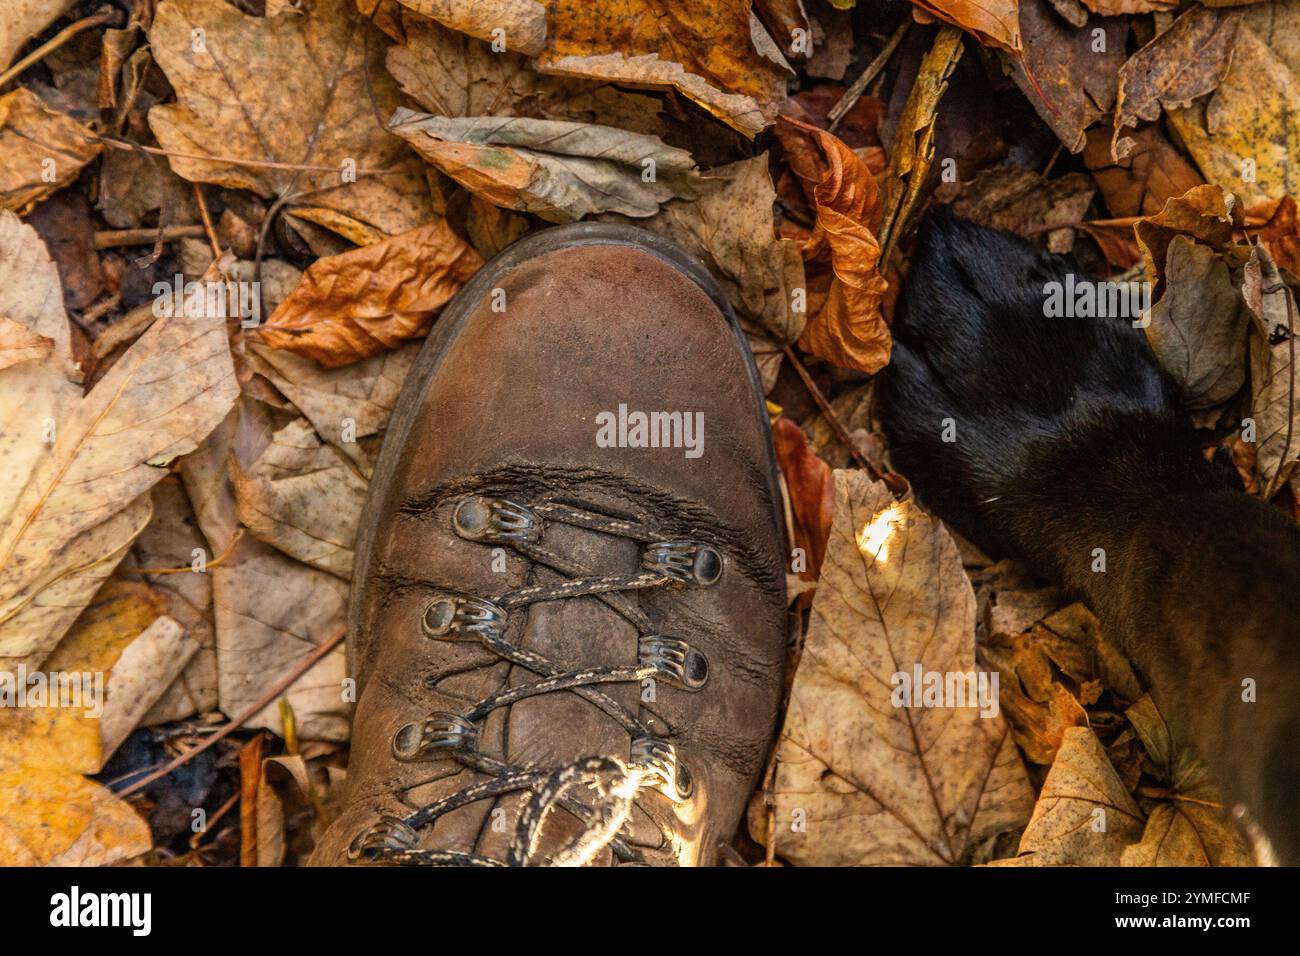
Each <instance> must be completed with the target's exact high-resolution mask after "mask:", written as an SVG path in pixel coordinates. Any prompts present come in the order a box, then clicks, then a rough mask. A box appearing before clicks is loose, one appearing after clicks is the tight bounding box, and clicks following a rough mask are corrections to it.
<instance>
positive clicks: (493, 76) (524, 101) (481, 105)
mask: <svg viewBox="0 0 1300 956" xmlns="http://www.w3.org/2000/svg"><path fill="white" fill-rule="evenodd" d="M402 24H403V27H404V28H405V33H406V41H405V42H404V43H400V44H397V45H395V46H392V47H389V49H388V54H387V60H386V62H387V64H388V72H389V73H391V74H392V75H393V79H395V80H396V81H397V82H398V84H399V85H400V86H401V87H402V89H403V90H405V91H406V92H407V93H408V94H409V95H410V96H411V97H412V98H413V99H414V100H415V101H416V102H417V103H418V104H419V105H420V106H421V107H422V108H423V109H425V110H427V111H428V112H430V113H432V114H434V115H435V116H531V117H534V118H537V119H559V120H572V121H573V122H578V123H597V124H600V125H602V126H616V127H618V128H619V129H626V130H631V131H632V132H634V133H651V134H654V133H658V132H659V126H660V123H659V112H660V106H659V101H658V100H657V99H655V98H654V97H652V96H646V95H644V94H640V93H628V92H625V91H623V90H619V89H617V88H616V87H614V86H613V85H611V84H609V83H603V82H600V81H593V80H573V79H569V78H567V77H560V76H549V75H547V74H544V73H536V72H534V71H533V70H532V69H531V68H530V67H529V65H528V60H527V58H526V57H524V56H522V55H520V54H517V53H511V52H504V51H503V52H495V51H493V49H492V47H491V46H490V44H489V43H486V42H484V41H482V40H477V39H474V38H473V37H471V36H468V35H466V34H464V33H458V32H456V31H455V30H451V29H448V28H447V27H444V26H442V25H441V24H440V23H438V22H437V21H436V20H428V19H425V18H424V17H418V16H414V15H412V14H409V13H408V14H407V15H406V16H404V17H403V18H402Z"/></svg>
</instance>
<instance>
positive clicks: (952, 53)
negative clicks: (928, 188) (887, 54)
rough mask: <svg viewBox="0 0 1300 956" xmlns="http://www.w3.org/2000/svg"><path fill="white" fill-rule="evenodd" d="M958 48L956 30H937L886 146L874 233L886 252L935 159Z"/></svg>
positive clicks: (959, 51)
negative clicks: (938, 121)
mask: <svg viewBox="0 0 1300 956" xmlns="http://www.w3.org/2000/svg"><path fill="white" fill-rule="evenodd" d="M962 49H963V47H962V44H961V33H960V32H959V31H957V30H954V29H951V28H949V27H944V28H942V29H940V30H939V32H938V33H937V34H935V37H934V43H933V44H931V46H930V49H929V51H928V52H927V53H926V55H925V58H924V59H923V60H922V61H921V66H920V69H919V70H918V71H917V74H916V81H915V82H914V83H913V85H912V89H911V92H909V93H908V96H907V103H906V105H905V106H904V107H903V114H902V117H901V118H900V119H899V121H898V128H897V129H896V130H895V133H894V142H893V143H892V144H891V146H890V148H889V168H888V169H886V170H885V175H884V177H883V178H882V180H881V183H880V207H881V210H882V213H881V217H880V228H879V229H878V230H877V231H876V236H877V237H878V238H879V240H880V245H881V248H882V250H883V251H884V253H885V255H888V252H889V250H890V248H891V246H892V244H893V242H894V238H895V235H896V233H897V232H899V231H900V230H901V229H902V227H903V225H904V224H905V223H906V221H907V217H908V215H909V214H910V213H911V210H912V207H913V206H914V205H915V204H916V200H917V197H918V196H919V195H920V194H921V187H922V186H923V185H924V184H925V177H926V174H927V173H928V172H929V171H930V165H931V163H932V162H933V161H934V127H935V117H936V113H935V111H936V110H937V109H938V106H939V100H941V99H942V98H943V94H944V93H945V92H947V90H948V78H949V77H950V76H952V71H953V70H954V69H956V68H957V61H958V60H960V59H961V55H962Z"/></svg>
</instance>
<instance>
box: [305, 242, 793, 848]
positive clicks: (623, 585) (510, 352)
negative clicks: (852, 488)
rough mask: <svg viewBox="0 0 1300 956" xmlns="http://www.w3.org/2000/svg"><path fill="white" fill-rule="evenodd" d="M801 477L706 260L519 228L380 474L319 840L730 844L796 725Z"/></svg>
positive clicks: (658, 247)
mask: <svg viewBox="0 0 1300 956" xmlns="http://www.w3.org/2000/svg"><path fill="white" fill-rule="evenodd" d="M780 500H781V499H780V492H779V489H778V485H777V478H776V468H775V463H774V459H773V455H772V450H771V443H770V437H769V430H768V424H767V418H766V415H765V412H764V406H763V401H762V394H761V391H760V389H759V387H758V378H757V373H756V372H755V369H754V365H753V361H752V359H751V358H750V356H749V352H748V351H747V349H746V347H745V344H744V341H743V338H742V335H741V333H740V331H739V328H738V326H737V324H736V320H735V318H734V316H733V315H732V314H731V311H730V308H729V307H728V306H727V304H726V300H725V298H724V297H723V296H722V294H721V293H720V292H719V291H718V289H717V288H716V286H715V285H714V283H713V282H712V281H711V279H710V278H709V277H708V275H707V274H706V273H705V272H704V271H703V269H702V268H701V267H700V266H699V264H698V263H695V262H694V261H693V260H691V259H689V258H688V257H687V256H686V255H685V254H684V253H683V252H682V251H681V250H680V249H678V248H677V247H676V246H674V245H672V244H671V243H668V242H665V241H664V240H662V239H659V238H657V237H655V236H653V235H651V234H649V233H645V232H642V231H639V230H635V229H630V228H627V227H621V226H610V225H598V224H587V223H584V224H578V225H574V226H567V227H562V228H557V229H552V230H548V231H547V232H545V233H542V234H541V235H538V236H535V237H532V238H529V239H526V240H524V241H522V242H519V243H518V244H516V245H515V246H513V247H511V248H510V249H509V250H507V251H506V252H504V253H503V254H502V255H500V256H498V257H497V258H496V259H495V260H494V261H493V262H492V263H490V264H489V265H488V266H486V267H485V268H484V269H483V270H482V271H481V272H480V273H479V274H478V275H477V276H475V278H474V280H473V281H472V282H471V283H470V284H469V285H468V286H466V288H465V289H464V290H463V291H462V292H461V294H460V295H459V296H458V297H457V298H456V300H455V301H454V302H453V303H452V304H451V305H449V306H448V308H447V309H446V311H445V312H444V314H443V316H442V317H441V318H440V320H439V321H438V324H437V326H436V328H435V332H434V334H433V335H432V336H431V337H430V339H429V341H428V342H427V343H426V344H425V346H424V349H423V351H422V352H421V353H420V357H419V359H418V360H417V362H416V364H415V367H414V369H413V370H412V372H411V374H410V377H409V378H408V380H407V382H406V386H405V388H404V390H403V392H402V396H401V398H400V400H399V402H398V405H397V408H396V410H395V412H394V414H393V418H392V421H391V423H390V426H389V430H388V435H387V438H386V440H385V443H384V449H383V453H382V455H381V456H380V459H379V464H378V466H377V468H376V471H375V478H374V481H373V482H372V484H371V488H370V498H369V502H368V504H367V507H366V513H365V516H364V518H363V521H362V526H361V527H362V530H361V534H360V539H359V541H358V543H357V561H356V574H355V578H354V582H355V583H354V587H353V591H352V605H351V612H350V613H351V620H350V634H349V654H350V661H351V664H350V673H352V674H353V675H355V676H356V678H357V681H358V694H359V696H358V702H357V710H356V717H355V723H354V725H353V732H352V758H351V766H350V767H349V770H348V784H347V794H346V800H345V809H344V810H343V813H342V815H341V816H340V818H339V819H338V820H337V821H335V823H334V824H333V826H332V827H331V828H330V830H329V832H328V833H327V834H326V836H325V838H324V840H323V841H322V844H321V846H320V847H319V848H318V849H317V851H316V854H315V856H314V857H313V862H314V863H318V864H320V863H325V864H333V863H343V862H353V863H407V864H410V863H416V864H420V863H423V864H434V865H439V864H443V865H445V864H450V865H457V864H477V865H496V864H502V863H510V864H532V865H545V864H573V863H584V862H594V863H604V864H613V863H637V862H642V863H652V864H672V863H678V864H708V863H711V862H712V861H713V860H714V859H715V856H716V853H717V847H718V844H719V841H725V840H727V839H729V838H730V837H731V835H732V833H733V832H734V830H735V828H736V825H737V823H738V822H739V820H740V817H741V814H742V812H743V810H744V807H745V803H746V800H747V798H748V796H749V794H750V793H751V791H752V789H753V786H754V784H755V781H756V778H757V776H758V773H759V772H760V770H761V768H762V765H763V762H764V759H765V757H766V755H767V751H768V746H769V744H770V742H771V740H772V737H773V734H774V732H775V728H776V716H777V708H778V704H779V698H780V692H781V671H782V665H783V662H784V659H785V584H784V581H785V577H784V565H785V562H784V548H785V543H784V542H785V538H784V532H783V528H782V520H781V506H780Z"/></svg>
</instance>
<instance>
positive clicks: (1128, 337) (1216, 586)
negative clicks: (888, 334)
mask: <svg viewBox="0 0 1300 956" xmlns="http://www.w3.org/2000/svg"><path fill="white" fill-rule="evenodd" d="M1067 272H1073V273H1074V274H1075V275H1076V276H1078V277H1080V278H1084V276H1083V274H1082V270H1081V269H1080V268H1079V267H1078V266H1077V265H1075V264H1074V263H1073V262H1072V261H1070V260H1069V259H1066V258H1064V257H1060V256H1053V255H1048V254H1046V253H1043V252H1040V251H1039V250H1038V249H1036V248H1035V247H1034V246H1032V245H1031V244H1029V243H1028V242H1026V241H1024V240H1022V239H1020V238H1018V237H1016V236H1013V235H1011V234H1009V233H1004V232H999V231H995V230H991V229H985V228H983V227H980V226H976V225H974V224H972V223H969V222H965V221H962V220H958V219H955V218H953V217H951V216H950V215H947V214H939V215H936V216H933V217H931V219H930V220H929V221H928V222H927V223H926V224H925V226H924V227H923V228H922V230H921V235H920V237H919V246H918V249H917V252H916V255H915V257H914V263H913V268H912V273H911V275H910V276H909V277H908V281H907V284H906V288H905V290H904V294H903V298H902V301H901V303H900V309H899V313H898V316H897V320H896V322H895V326H894V336H895V345H894V349H895V351H894V359H893V363H892V365H891V367H890V369H889V370H888V372H887V373H886V376H885V383H884V401H885V426H886V431H887V434H888V437H889V439H890V448H891V452H892V454H893V457H894V462H895V464H896V465H897V467H898V468H899V470H900V471H902V472H903V474H904V475H906V476H907V477H908V478H909V479H910V480H911V481H912V483H913V485H914V487H915V488H916V490H917V493H918V494H919V495H920V497H921V498H922V500H923V501H924V502H925V503H927V504H928V505H929V506H930V507H931V508H933V509H934V510H935V511H936V513H938V514H939V515H940V516H941V517H942V518H944V519H945V520H946V521H948V522H949V523H950V524H951V525H953V526H954V527H955V528H956V529H957V530H959V531H960V532H961V533H962V534H964V535H966V536H967V537H968V538H970V539H971V540H973V541H975V542H976V543H977V544H979V545H981V546H982V547H984V548H985V549H986V550H989V551H990V552H992V553H994V554H1009V555H1012V556H1015V557H1018V558H1020V559H1022V560H1024V561H1026V562H1028V563H1029V564H1030V566H1031V567H1034V568H1035V569H1037V570H1039V571H1040V572H1041V573H1043V574H1044V575H1045V576H1047V577H1050V578H1052V579H1055V580H1056V581H1058V582H1059V583H1061V584H1063V585H1065V586H1066V587H1067V588H1069V589H1070V590H1072V591H1073V592H1074V593H1076V594H1077V595H1079V596H1080V597H1082V598H1083V599H1084V600H1086V601H1087V602H1088V603H1089V605H1090V606H1091V607H1092V609H1093V610H1094V611H1095V612H1096V613H1097V614H1098V616H1099V617H1100V618H1101V621H1102V624H1103V626H1104V627H1105V629H1106V632H1107V634H1109V635H1110V636H1111V637H1112V639H1115V640H1117V641H1118V642H1119V643H1120V644H1121V646H1122V647H1123V648H1124V650H1125V651H1126V652H1127V653H1128V655H1129V657H1130V659H1132V660H1133V661H1134V663H1135V664H1136V665H1137V666H1138V667H1139V668H1140V669H1141V670H1142V671H1143V672H1144V673H1145V675H1146V676H1147V678H1148V680H1149V681H1150V683H1151V686H1152V690H1153V694H1154V695H1155V697H1156V699H1157V701H1158V702H1159V704H1160V705H1161V708H1162V711H1163V712H1164V713H1165V715H1166V717H1167V718H1168V719H1169V721H1170V723H1171V724H1172V725H1173V726H1174V728H1175V731H1176V732H1177V733H1180V734H1181V735H1182V739H1184V740H1186V741H1188V742H1190V743H1192V744H1194V745H1195V746H1196V747H1197V748H1198V749H1199V750H1200V751H1201V753H1202V755H1203V756H1204V757H1205V759H1206V760H1207V762H1208V763H1209V764H1210V767H1211V769H1212V771H1213V772H1214V774H1215V777H1216V779H1217V781H1218V782H1219V784H1220V786H1221V787H1222V788H1223V789H1224V790H1225V791H1226V793H1227V795H1228V796H1229V797H1230V798H1231V799H1233V800H1234V801H1240V802H1243V803H1245V804H1246V805H1247V806H1248V807H1249V808H1250V809H1251V811H1252V814H1253V815H1254V817H1255V818H1256V819H1257V820H1258V821H1259V823H1260V824H1261V825H1262V826H1263V828H1264V830H1265V832H1266V833H1267V834H1268V835H1269V837H1270V839H1271V840H1272V842H1273V844H1274V846H1275V848H1276V849H1277V850H1278V852H1279V853H1280V854H1281V856H1282V857H1283V859H1284V860H1287V861H1289V862H1300V821H1298V820H1297V817H1298V815H1300V814H1298V813H1297V811H1298V810H1300V760H1298V759H1297V754H1298V753H1300V644H1298V643H1297V641H1298V639H1300V531H1298V530H1297V529H1296V527H1295V526H1294V525H1293V524H1292V523H1291V522H1290V520H1289V519H1288V518H1287V517H1286V516H1285V515H1283V514H1282V513H1281V512H1279V511H1278V510H1276V509H1274V508H1272V507H1270V506H1269V505H1267V504H1264V503H1262V502H1260V501H1258V500H1257V499H1253V498H1249V497H1247V496H1245V495H1243V494H1241V493H1240V490H1239V488H1240V486H1239V484H1236V483H1234V481H1233V480H1232V477H1231V475H1230V474H1229V473H1228V472H1227V471H1226V470H1225V469H1224V468H1223V467H1222V465H1219V464H1214V463H1208V462H1206V461H1205V459H1204V458H1203V456H1202V455H1201V453H1200V450H1199V447H1198V442H1197V439H1196V436H1195V434H1194V433H1193V431H1192V428H1191V426H1190V425H1189V424H1188V422H1187V420H1186V416H1185V415H1183V414H1182V412H1181V411H1180V410H1179V408H1178V405H1177V398H1176V392H1175V389H1174V387H1173V385H1172V383H1170V382H1169V381H1168V380H1167V379H1166V378H1165V376H1164V375H1163V374H1162V373H1161V371H1160V369H1159V368H1158V366H1157V364H1156V361H1155V358H1154V356H1153V355H1152V354H1151V352H1150V350H1149V348H1148V346H1147V344H1146V340H1145V337H1144V336H1143V334H1142V332H1141V330H1140V329H1134V328H1133V327H1132V324H1131V321H1130V320H1127V319H1115V318H1111V319H1099V318H1048V317H1047V316H1045V314H1044V307H1043V305H1044V299H1045V293H1044V284H1045V283H1046V282H1049V281H1061V280H1063V279H1064V276H1065V274H1066V273H1067ZM945 419H951V420H952V425H953V426H954V427H955V429H956V432H955V439H956V440H955V441H953V442H951V443H946V442H944V441H943V440H942V435H943V429H944V423H945ZM1234 484H1236V486H1235V487H1234ZM1095 548H1102V549H1104V550H1105V555H1106V571H1105V573H1095V572H1094V571H1093V570H1092V567H1093V555H1094V549H1095ZM1246 678H1253V679H1254V680H1255V682H1256V684H1257V686H1258V701H1257V702H1256V703H1246V702H1243V701H1242V699H1241V698H1242V681H1243V680H1244V679H1246Z"/></svg>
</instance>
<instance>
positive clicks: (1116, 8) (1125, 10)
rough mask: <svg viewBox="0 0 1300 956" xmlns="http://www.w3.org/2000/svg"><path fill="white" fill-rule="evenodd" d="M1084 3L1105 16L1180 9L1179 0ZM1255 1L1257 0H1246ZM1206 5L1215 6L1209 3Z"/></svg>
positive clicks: (1111, 0)
mask: <svg viewBox="0 0 1300 956" xmlns="http://www.w3.org/2000/svg"><path fill="white" fill-rule="evenodd" d="M1082 2H1083V5H1084V6H1085V7H1087V8H1088V9H1089V10H1091V11H1092V12H1093V13H1096V14H1099V15H1100V16H1103V17H1122V16H1125V15H1127V14H1130V13H1163V12H1165V11H1166V10H1176V9H1178V0H1082ZM1245 2H1247V3H1254V2H1255V0H1245ZM1206 6H1211V7H1212V6H1214V4H1213V3H1208V4H1206Z"/></svg>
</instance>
